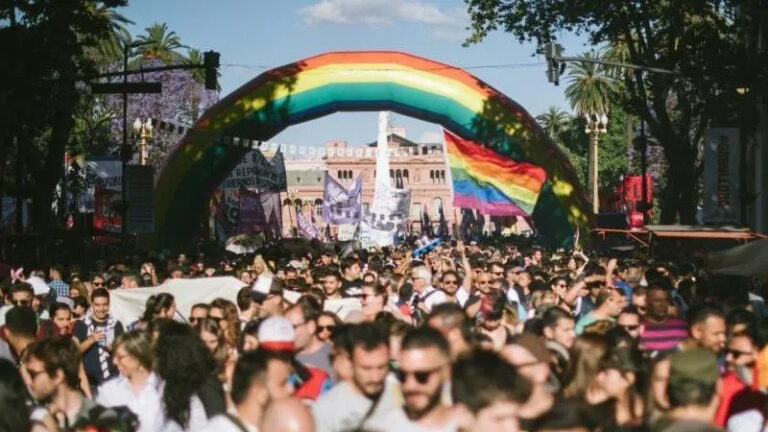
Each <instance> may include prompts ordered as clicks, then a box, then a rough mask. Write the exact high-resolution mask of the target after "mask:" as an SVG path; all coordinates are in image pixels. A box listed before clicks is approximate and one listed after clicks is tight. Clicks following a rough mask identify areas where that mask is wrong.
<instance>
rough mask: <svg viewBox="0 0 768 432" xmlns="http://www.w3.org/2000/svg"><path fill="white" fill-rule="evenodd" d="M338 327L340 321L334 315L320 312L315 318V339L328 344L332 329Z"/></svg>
mask: <svg viewBox="0 0 768 432" xmlns="http://www.w3.org/2000/svg"><path fill="white" fill-rule="evenodd" d="M340 325H341V320H340V319H339V317H338V316H337V315H336V314H335V313H333V312H328V311H323V312H320V315H319V316H318V317H317V338H318V339H320V341H322V342H324V343H330V341H331V335H332V334H333V331H334V329H335V328H336V327H338V326H340Z"/></svg>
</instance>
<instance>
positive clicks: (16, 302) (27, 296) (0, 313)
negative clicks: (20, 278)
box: [0, 282, 34, 325]
mask: <svg viewBox="0 0 768 432" xmlns="http://www.w3.org/2000/svg"><path fill="white" fill-rule="evenodd" d="M7 297H8V302H7V304H5V305H3V307H2V308H0V325H4V324H5V316H6V314H7V313H8V311H9V310H11V309H12V308H13V307H25V306H26V307H29V308H31V307H32V297H34V292H33V290H32V286H31V285H30V284H28V283H26V282H16V283H14V284H13V285H11V289H10V293H9V294H8V295H7Z"/></svg>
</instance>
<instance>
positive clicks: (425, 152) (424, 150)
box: [421, 147, 427, 155]
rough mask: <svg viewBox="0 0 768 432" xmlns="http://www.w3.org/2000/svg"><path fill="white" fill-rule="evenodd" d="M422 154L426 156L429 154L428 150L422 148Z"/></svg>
mask: <svg viewBox="0 0 768 432" xmlns="http://www.w3.org/2000/svg"><path fill="white" fill-rule="evenodd" d="M421 154H422V155H426V154H427V148H426V147H422V148H421Z"/></svg>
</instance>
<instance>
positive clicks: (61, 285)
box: [48, 267, 69, 297]
mask: <svg viewBox="0 0 768 432" xmlns="http://www.w3.org/2000/svg"><path fill="white" fill-rule="evenodd" d="M48 277H49V278H50V282H48V286H50V287H51V289H52V290H53V292H54V293H55V294H56V297H69V285H67V284H66V283H65V282H64V281H63V280H62V277H61V269H60V268H59V267H51V269H50V270H49V271H48Z"/></svg>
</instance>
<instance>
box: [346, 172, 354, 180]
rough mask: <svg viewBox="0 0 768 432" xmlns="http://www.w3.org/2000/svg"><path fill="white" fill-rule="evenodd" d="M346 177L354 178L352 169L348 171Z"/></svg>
mask: <svg viewBox="0 0 768 432" xmlns="http://www.w3.org/2000/svg"><path fill="white" fill-rule="evenodd" d="M347 178H349V179H351V178H354V176H353V174H352V171H349V177H347Z"/></svg>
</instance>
